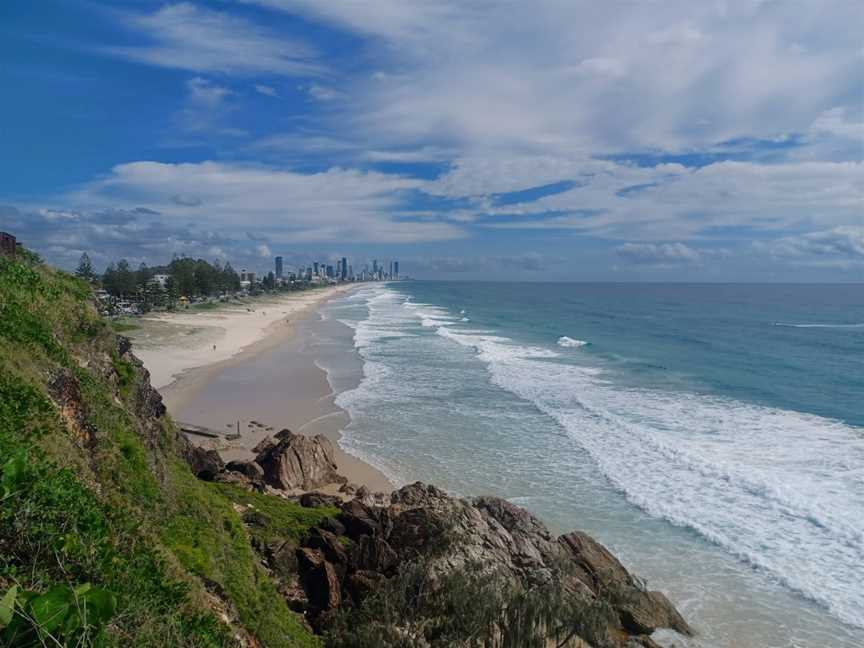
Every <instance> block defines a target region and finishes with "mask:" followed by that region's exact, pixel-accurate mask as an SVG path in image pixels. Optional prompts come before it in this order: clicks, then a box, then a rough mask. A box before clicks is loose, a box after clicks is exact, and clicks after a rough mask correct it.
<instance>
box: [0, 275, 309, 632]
mask: <svg viewBox="0 0 864 648" xmlns="http://www.w3.org/2000/svg"><path fill="white" fill-rule="evenodd" d="M88 300H89V289H88V288H87V286H86V285H84V284H83V283H82V282H80V281H78V280H76V279H74V278H73V277H70V276H68V275H66V274H64V273H60V272H56V271H53V270H50V269H48V268H45V267H44V266H40V265H38V264H35V263H33V262H22V261H17V262H11V261H9V260H8V259H4V258H0V471H3V470H4V468H3V466H4V465H5V466H7V468H6V469H5V470H6V473H10V470H9V469H8V466H9V463H8V462H9V461H10V459H12V458H13V457H24V458H25V460H26V465H27V470H26V472H25V474H24V475H23V476H22V477H19V478H18V479H17V481H16V482H15V487H14V489H13V490H12V492H11V493H9V494H8V495H6V496H4V497H3V498H2V499H0V594H2V592H3V591H5V590H6V588H7V587H8V586H9V585H11V584H12V583H18V584H19V585H21V586H22V587H24V588H27V589H31V590H35V591H37V592H42V591H45V590H47V589H48V588H50V587H51V586H53V585H57V584H67V585H70V586H74V585H77V584H80V583H84V582H91V583H93V584H94V585H99V586H101V587H104V588H106V589H108V590H110V591H111V592H113V593H114V594H116V596H117V598H118V601H119V607H118V612H117V613H116V614H115V616H114V618H113V620H112V622H111V624H110V625H109V627H108V629H107V632H105V633H104V636H102V637H95V638H92V643H93V644H99V645H102V644H104V645H121V644H123V645H133V646H136V645H137V646H154V645H164V646H169V645H170V646H223V645H234V644H235V643H236V642H237V632H236V630H237V628H236V627H233V628H232V627H229V626H228V625H227V624H226V623H224V622H223V621H222V620H220V617H227V618H234V620H235V621H236V620H239V622H238V623H237V625H240V626H242V627H243V628H245V629H246V630H247V631H249V632H251V633H252V634H254V636H255V637H256V638H257V639H258V640H259V641H261V642H262V643H263V644H264V645H266V646H268V647H279V646H285V647H288V646H313V645H317V641H316V639H315V638H314V637H312V636H311V635H310V634H309V633H308V632H307V631H306V630H305V629H304V628H303V626H302V625H301V624H300V622H299V620H298V618H297V617H296V615H294V614H293V613H292V612H291V611H289V610H288V608H287V607H286V605H285V603H284V601H283V599H282V598H281V597H280V596H279V595H278V593H277V591H276V588H275V584H274V583H273V582H272V581H271V579H270V578H269V576H268V575H267V574H266V573H265V572H264V570H263V569H262V568H261V566H260V561H259V559H258V557H257V556H256V555H255V553H254V551H253V549H252V547H251V544H250V535H249V532H248V531H247V529H246V527H245V526H244V524H243V521H242V519H241V517H240V515H239V514H238V513H237V511H236V510H235V508H234V506H233V502H235V501H236V502H241V501H242V503H243V504H250V503H253V502H251V501H249V500H250V498H253V497H258V498H262V500H260V501H257V504H256V503H253V504H256V508H258V509H261V510H265V509H266V511H267V514H266V515H265V516H264V520H265V524H264V526H263V527H262V528H263V529H264V531H261V530H260V529H259V530H256V533H264V534H269V535H274V536H275V535H281V536H283V537H284V536H288V537H298V536H299V535H302V533H304V531H305V529H307V528H308V526H309V524H311V523H313V522H314V521H315V520H316V516H319V515H321V513H314V514H313V513H311V512H309V511H305V510H303V509H301V508H299V507H297V506H294V505H292V504H290V503H288V502H284V501H281V500H277V499H275V498H265V496H252V495H249V494H247V493H244V492H243V491H239V490H236V489H235V490H232V489H231V488H230V487H226V486H223V485H218V484H209V483H204V482H200V481H198V480H197V479H195V478H194V477H193V475H192V474H191V473H190V471H189V470H188V469H187V467H186V465H185V463H183V462H182V461H181V460H180V459H178V458H177V457H176V448H175V446H176V444H177V441H176V436H175V435H176V433H175V431H174V429H173V426H172V424H171V423H170V421H169V420H167V419H164V420H163V421H162V423H161V426H162V429H161V432H160V433H159V434H158V438H157V439H156V441H155V443H154V442H153V441H152V440H151V442H150V444H149V445H148V444H145V443H144V442H143V441H142V438H141V434H140V433H139V428H140V421H137V420H136V418H135V415H134V413H133V412H134V398H135V395H136V393H137V387H138V381H140V380H141V374H140V373H139V372H138V371H137V369H136V367H134V365H132V364H130V363H128V362H127V361H125V360H122V359H120V358H119V357H118V356H117V353H116V350H115V349H116V337H115V335H114V332H113V331H112V330H111V328H110V327H109V326H108V325H107V324H106V323H105V322H104V321H103V320H102V319H100V318H99V317H98V315H97V314H96V312H95V310H94V309H93V308H92V306H91V305H90V303H89V301H88ZM62 370H66V371H68V372H70V373H71V374H72V375H74V376H75V378H77V381H78V383H79V385H80V391H81V400H82V401H83V402H84V403H85V404H86V409H85V410H84V411H85V419H86V423H85V424H86V425H88V426H89V429H90V430H94V432H92V438H93V441H92V442H91V443H90V444H85V443H82V441H81V440H80V434H79V432H80V430H77V429H74V428H75V426H74V425H73V424H70V422H69V419H68V418H65V419H64V418H63V417H62V416H60V413H59V412H58V410H57V407H56V406H55V404H54V403H53V402H52V400H51V398H50V396H49V392H48V388H47V384H48V382H49V380H50V377H51V376H54V375H56V374H57V372H58V371H62ZM10 474H11V473H10ZM3 476H4V475H3V474H0V478H3ZM2 494H3V491H2V490H0V495H2ZM271 522H272V524H271ZM214 593H216V594H218V595H219V597H218V598H217V597H216V596H214Z"/></svg>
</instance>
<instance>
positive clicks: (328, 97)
mask: <svg viewBox="0 0 864 648" xmlns="http://www.w3.org/2000/svg"><path fill="white" fill-rule="evenodd" d="M307 92H309V95H310V96H311V97H313V98H314V99H317V100H318V101H335V100H336V99H344V98H345V93H343V92H340V91H339V90H336V89H335V88H330V87H328V86H324V85H319V84H317V83H313V84H312V85H310V86H309V88H308V89H307Z"/></svg>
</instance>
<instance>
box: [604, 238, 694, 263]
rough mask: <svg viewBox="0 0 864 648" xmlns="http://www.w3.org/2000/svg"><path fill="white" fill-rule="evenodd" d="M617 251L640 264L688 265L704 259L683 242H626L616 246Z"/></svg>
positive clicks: (624, 257) (628, 259)
mask: <svg viewBox="0 0 864 648" xmlns="http://www.w3.org/2000/svg"><path fill="white" fill-rule="evenodd" d="M615 253H616V254H617V255H618V256H620V257H621V258H622V259H625V260H627V261H629V262H630V263H635V264H638V265H659V266H669V265H681V264H685V265H686V264H693V263H699V262H700V261H701V260H702V256H701V255H700V254H699V252H698V251H697V250H694V249H693V248H691V247H688V246H686V245H684V244H683V243H625V244H624V245H620V246H618V247H617V248H615Z"/></svg>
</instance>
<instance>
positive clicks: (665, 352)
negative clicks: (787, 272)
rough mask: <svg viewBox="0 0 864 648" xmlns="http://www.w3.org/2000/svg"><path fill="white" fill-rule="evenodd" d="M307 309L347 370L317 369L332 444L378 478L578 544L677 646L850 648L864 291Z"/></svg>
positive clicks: (417, 300) (600, 288)
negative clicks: (690, 638) (606, 558)
mask: <svg viewBox="0 0 864 648" xmlns="http://www.w3.org/2000/svg"><path fill="white" fill-rule="evenodd" d="M323 315H324V317H326V318H328V319H330V320H335V321H340V322H342V323H344V324H346V325H347V326H348V327H350V329H347V330H346V331H347V334H346V336H345V340H344V344H345V346H346V347H347V346H349V345H350V346H351V347H353V349H354V350H355V352H356V353H357V354H358V362H357V363H356V367H362V375H357V376H356V379H354V380H346V379H345V375H344V372H343V373H340V372H338V371H336V370H335V369H332V367H325V368H327V369H329V370H331V377H332V379H331V382H333V383H334V387H335V388H336V390H337V391H338V392H340V394H339V397H338V399H337V402H338V403H339V404H340V405H341V406H342V407H344V408H345V409H346V410H347V411H348V412H349V414H350V415H351V424H350V425H349V427H348V429H347V430H345V436H344V438H343V439H342V445H343V446H344V447H345V448H346V449H347V450H349V451H351V452H353V453H355V454H357V455H359V456H361V457H363V458H364V459H366V460H368V461H370V462H371V463H373V464H375V465H376V466H378V467H380V468H381V469H382V470H383V471H384V472H385V473H386V474H388V476H390V477H391V478H392V479H393V480H394V481H396V482H398V483H404V482H408V481H413V480H415V479H422V480H425V481H431V482H434V483H436V484H438V485H440V486H443V487H445V488H447V489H449V490H450V491H452V492H455V493H459V494H465V495H469V494H478V493H494V494H498V495H501V496H504V497H507V498H508V499H510V500H511V501H513V502H515V503H518V504H521V505H523V506H526V507H527V508H529V509H530V510H532V511H533V512H535V513H536V514H538V515H539V516H540V517H541V518H543V519H544V520H545V521H546V522H547V523H548V524H549V525H550V526H551V527H552V528H553V529H555V530H556V531H565V530H567V529H571V528H580V529H584V530H586V531H588V532H590V533H592V534H594V535H595V536H596V537H598V538H599V539H600V540H601V541H603V542H604V543H606V544H607V545H608V546H610V548H612V549H613V550H614V551H615V552H616V553H617V554H618V555H619V556H620V557H621V558H622V559H623V560H624V562H625V564H627V565H628V566H629V567H631V568H632V569H633V570H634V571H636V572H637V573H639V574H641V575H643V576H645V577H647V578H648V580H649V584H650V585H651V586H652V587H656V588H659V589H663V590H664V591H666V592H667V593H669V594H670V595H671V596H672V598H673V600H675V601H676V603H678V604H679V607H680V608H681V609H682V611H683V612H684V613H685V616H687V617H688V618H689V619H690V620H691V621H692V622H693V623H694V625H695V626H696V627H697V628H698V629H699V631H700V636H699V638H698V639H697V640H695V641H694V642H691V643H692V644H693V645H699V646H728V647H731V646H760V647H762V646H777V647H780V646H784V647H785V646H801V647H804V646H807V647H810V646H813V647H815V646H850V647H851V646H860V645H864V629H862V628H864V586H862V583H864V428H862V426H864V407H862V403H864V398H862V396H864V288H862V287H860V286H724V285H698V286H697V285H657V284H647V285H642V284H640V285H635V284H629V285H616V284H596V285H592V284H495V283H441V282H410V283H409V282H403V283H396V284H389V285H387V286H382V285H375V286H368V287H363V288H361V289H360V290H358V291H357V292H356V293H354V294H352V295H351V296H349V297H347V298H343V299H340V300H336V301H333V302H331V303H330V305H329V306H328V307H326V308H325V310H324V311H323ZM337 337H338V336H337ZM334 366H335V365H334ZM342 366H343V367H344V366H346V365H344V364H343V365H342ZM358 371H359V370H358ZM337 383H338V384H337ZM679 643H680V642H679Z"/></svg>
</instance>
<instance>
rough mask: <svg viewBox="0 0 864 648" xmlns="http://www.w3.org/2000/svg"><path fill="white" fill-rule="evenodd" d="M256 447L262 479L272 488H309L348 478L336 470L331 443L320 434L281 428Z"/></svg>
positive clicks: (293, 489) (286, 489)
mask: <svg viewBox="0 0 864 648" xmlns="http://www.w3.org/2000/svg"><path fill="white" fill-rule="evenodd" d="M255 449H256V450H257V451H258V455H257V457H256V459H255V462H256V463H257V464H258V465H259V466H261V468H262V469H263V470H264V482H265V483H266V484H268V485H270V486H272V487H273V488H277V489H280V490H283V491H289V492H290V491H298V490H303V491H308V490H314V489H316V488H321V487H322V486H327V485H329V484H344V483H346V482H347V481H348V480H347V479H345V478H344V477H343V476H342V475H340V474H339V473H338V472H337V468H336V459H335V451H334V449H333V444H332V443H331V442H330V440H329V439H327V438H326V437H325V436H323V435H320V434H318V435H316V436H314V437H308V436H304V435H302V434H294V433H293V432H291V431H290V430H282V431H281V432H279V433H277V434H276V437H275V439H265V440H264V441H262V442H261V443H260V444H258V446H256V448H255Z"/></svg>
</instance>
